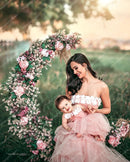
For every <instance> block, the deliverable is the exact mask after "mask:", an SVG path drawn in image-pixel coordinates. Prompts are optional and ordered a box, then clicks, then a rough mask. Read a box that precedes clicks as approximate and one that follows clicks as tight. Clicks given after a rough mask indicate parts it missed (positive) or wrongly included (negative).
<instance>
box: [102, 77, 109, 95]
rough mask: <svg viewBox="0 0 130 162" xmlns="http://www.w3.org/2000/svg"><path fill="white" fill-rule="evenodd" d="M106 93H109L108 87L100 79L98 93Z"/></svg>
mask: <svg viewBox="0 0 130 162" xmlns="http://www.w3.org/2000/svg"><path fill="white" fill-rule="evenodd" d="M106 93H108V94H109V87H108V85H107V84H106V83H105V82H104V81H102V80H101V81H100V94H101V95H103V94H106Z"/></svg>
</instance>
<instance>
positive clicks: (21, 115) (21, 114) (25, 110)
mask: <svg viewBox="0 0 130 162" xmlns="http://www.w3.org/2000/svg"><path fill="white" fill-rule="evenodd" d="M27 112H28V107H26V108H25V109H24V110H23V111H21V112H20V113H19V114H18V116H20V117H23V116H24V115H25V114H26V113H27Z"/></svg>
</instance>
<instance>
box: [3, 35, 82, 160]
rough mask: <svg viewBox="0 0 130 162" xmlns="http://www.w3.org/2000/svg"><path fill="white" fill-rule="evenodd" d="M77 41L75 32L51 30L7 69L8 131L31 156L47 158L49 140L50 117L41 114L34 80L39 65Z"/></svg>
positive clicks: (41, 65)
mask: <svg viewBox="0 0 130 162" xmlns="http://www.w3.org/2000/svg"><path fill="white" fill-rule="evenodd" d="M79 43H80V37H79V34H76V33H74V34H72V35H70V34H69V35H65V33H64V32H60V33H57V34H53V35H51V36H49V37H48V38H47V39H45V40H44V41H36V42H35V43H34V44H32V46H31V47H30V48H29V50H28V51H26V52H25V53H23V54H22V55H21V56H19V57H18V59H17V61H18V64H17V65H16V66H15V68H13V69H12V71H11V72H10V77H9V79H8V81H7V82H6V84H5V87H4V90H6V91H7V96H8V98H7V99H4V100H3V101H4V102H5V103H6V111H9V119H8V125H9V132H12V133H13V135H16V136H18V137H19V138H20V139H25V142H26V144H27V147H30V151H31V152H32V153H33V154H34V156H33V159H35V160H38V159H39V158H43V160H44V161H49V158H50V153H51V151H52V149H53V144H52V119H48V117H46V116H41V115H40V111H39V108H38V107H39V104H38V103H37V96H38V94H39V89H38V88H37V87H36V86H35V83H36V82H37V80H38V79H39V77H40V75H41V73H42V68H47V66H48V65H50V64H51V60H52V59H54V58H55V56H56V55H57V56H60V57H61V58H64V59H66V57H67V56H68V53H69V51H70V50H71V49H73V48H75V45H76V44H79Z"/></svg>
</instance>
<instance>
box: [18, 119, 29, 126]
mask: <svg viewBox="0 0 130 162" xmlns="http://www.w3.org/2000/svg"><path fill="white" fill-rule="evenodd" d="M27 123H28V118H27V117H22V118H21V119H20V125H23V126H25V125H27Z"/></svg>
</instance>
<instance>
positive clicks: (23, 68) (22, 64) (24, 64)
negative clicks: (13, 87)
mask: <svg viewBox="0 0 130 162" xmlns="http://www.w3.org/2000/svg"><path fill="white" fill-rule="evenodd" d="M28 65H29V63H28V61H26V60H24V61H19V66H20V68H21V71H22V72H26V69H27V67H28Z"/></svg>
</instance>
